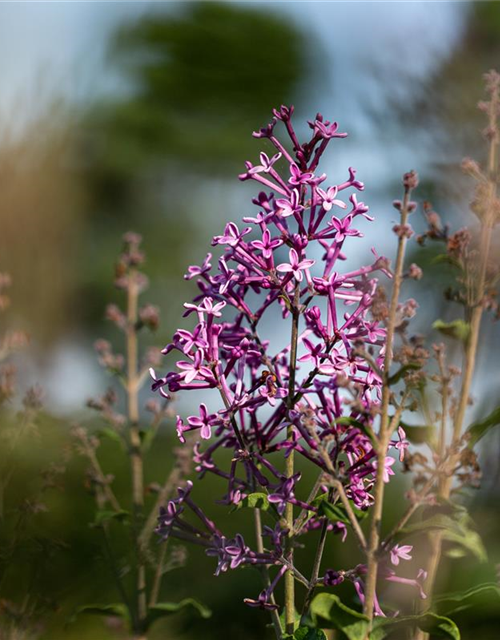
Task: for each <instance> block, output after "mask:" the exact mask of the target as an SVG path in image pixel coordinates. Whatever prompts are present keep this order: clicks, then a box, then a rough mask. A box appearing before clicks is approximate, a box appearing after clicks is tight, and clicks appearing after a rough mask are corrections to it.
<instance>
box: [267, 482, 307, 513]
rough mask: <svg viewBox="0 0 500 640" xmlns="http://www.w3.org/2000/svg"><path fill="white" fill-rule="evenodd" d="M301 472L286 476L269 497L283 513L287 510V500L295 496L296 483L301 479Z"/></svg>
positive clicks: (279, 511)
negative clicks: (289, 476)
mask: <svg viewBox="0 0 500 640" xmlns="http://www.w3.org/2000/svg"><path fill="white" fill-rule="evenodd" d="M300 476H301V474H300V473H296V474H294V475H293V476H292V477H291V478H285V479H284V480H283V481H282V482H281V483H280V484H279V485H278V487H277V488H276V490H275V492H274V493H270V494H269V495H268V496H267V499H268V500H269V502H271V503H272V504H276V505H277V507H276V509H277V510H278V513H279V514H280V515H282V514H283V513H284V511H285V507H286V504H287V502H290V500H293V499H294V498H295V493H294V487H295V483H296V482H297V481H298V480H300Z"/></svg>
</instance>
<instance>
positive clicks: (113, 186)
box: [0, 1, 500, 640]
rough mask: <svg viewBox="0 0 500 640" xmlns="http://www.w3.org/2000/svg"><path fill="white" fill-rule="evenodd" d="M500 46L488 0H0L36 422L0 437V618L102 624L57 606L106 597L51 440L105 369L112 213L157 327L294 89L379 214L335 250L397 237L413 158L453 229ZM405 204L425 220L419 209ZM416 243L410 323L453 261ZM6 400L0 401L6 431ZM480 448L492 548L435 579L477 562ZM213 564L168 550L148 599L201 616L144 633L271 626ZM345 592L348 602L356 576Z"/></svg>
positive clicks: (486, 623) (87, 507) (395, 507)
mask: <svg viewBox="0 0 500 640" xmlns="http://www.w3.org/2000/svg"><path fill="white" fill-rule="evenodd" d="M499 64H500V4H499V3H498V2H477V3H469V2H403V1H402V2H351V3H349V2H262V3H260V2H245V3H240V2H224V3H215V2H203V3H196V2H163V3H149V2H127V3H125V2H123V3H121V2H108V3H100V2H62V3H45V2H37V3H19V4H15V3H1V4H0V78H1V82H0V271H2V272H8V273H10V274H11V277H12V280H13V286H12V290H11V293H10V295H11V298H12V305H11V307H10V308H9V310H8V312H6V313H5V314H3V316H2V323H3V325H4V328H16V329H19V330H23V331H26V332H28V333H29V335H30V345H29V347H28V349H25V350H24V351H23V352H22V353H20V354H19V356H18V357H17V358H16V364H17V366H18V370H19V373H20V386H21V389H25V388H27V387H28V386H30V385H33V384H35V383H40V384H41V385H42V386H43V388H44V390H45V399H44V406H45V411H44V414H43V417H42V420H41V424H40V426H39V429H38V434H37V435H36V436H35V435H30V436H29V437H28V438H25V439H24V440H22V441H21V442H20V443H18V446H16V448H15V450H14V451H10V449H8V448H6V447H4V449H3V453H2V452H0V456H2V457H3V461H2V465H3V467H4V468H5V467H6V465H10V466H12V465H13V466H14V467H15V473H14V475H13V478H12V482H11V484H10V487H9V493H8V496H4V502H5V508H4V509H3V515H2V522H1V526H2V532H1V533H0V540H1V541H2V548H3V550H4V551H2V553H1V554H0V569H1V571H0V599H2V602H3V605H2V606H0V617H1V616H2V615H5V610H6V607H7V604H6V602H9V603H10V602H14V603H22V602H23V601H24V599H25V598H26V597H27V595H28V594H30V597H33V594H38V595H41V599H39V600H40V602H39V607H38V608H37V609H36V612H35V613H34V617H35V618H36V621H37V624H36V625H35V630H34V634H33V635H32V636H30V637H33V638H35V637H36V638H43V639H45V640H60V639H62V638H65V639H66V638H67V639H68V640H76V639H82V640H85V639H95V640H108V638H114V637H117V636H116V630H115V629H113V628H111V627H110V625H109V624H106V623H105V622H103V621H102V619H99V618H92V617H85V616H81V617H79V618H77V619H76V620H75V621H74V622H72V623H71V624H68V620H69V619H70V618H71V615H72V612H73V611H74V609H75V607H76V606H79V605H82V604H85V603H87V602H89V601H91V602H95V601H101V602H106V601H109V602H114V601H116V599H117V598H116V594H115V593H114V583H113V578H112V576H111V575H110V573H109V571H108V569H107V567H106V565H105V563H104V560H103V557H102V555H101V553H102V552H101V550H100V544H99V542H100V541H99V539H98V537H97V534H96V532H95V530H93V529H92V528H90V527H89V526H88V522H89V521H90V520H91V519H92V512H93V502H92V498H91V497H90V496H89V495H88V494H87V493H86V491H85V487H84V475H85V463H84V462H83V461H81V460H80V459H78V458H76V457H74V456H73V457H71V456H70V455H69V448H70V447H69V442H70V435H69V433H70V427H71V425H72V424H74V423H75V422H76V421H79V422H82V423H85V424H91V420H92V419H93V416H92V415H91V414H90V412H89V410H88V409H86V408H85V403H86V400H87V399H88V398H89V397H91V396H95V395H98V394H100V393H102V392H103V391H104V390H105V388H106V386H107V385H108V384H109V383H110V381H109V380H108V379H106V377H105V376H104V374H103V373H102V372H101V370H100V368H99V366H98V364H97V362H96V359H95V355H94V350H93V343H94V341H95V340H96V339H97V338H98V337H101V336H103V337H105V338H108V339H113V336H114V333H113V330H112V327H110V326H108V324H106V323H105V321H104V309H105V306H106V304H107V303H108V302H110V301H111V302H119V301H120V294H119V292H116V291H115V290H114V288H113V284H112V281H113V263H114V260H115V256H116V255H117V253H118V252H119V250H120V247H121V236H122V235H123V234H124V233H125V232H126V231H128V230H130V229H131V230H134V231H136V232H138V233H140V234H141V235H142V236H143V238H144V249H145V251H146V252H147V257H148V259H147V262H146V271H147V273H148V275H149V278H150V283H151V286H150V289H149V292H148V294H147V298H148V300H149V301H150V302H152V303H154V304H156V305H158V306H159V307H160V309H161V312H162V321H161V326H160V330H159V331H158V332H157V335H156V336H154V340H152V342H151V344H155V345H158V346H160V347H162V346H163V345H164V344H165V343H166V342H167V341H168V338H169V336H170V335H171V333H172V331H173V330H175V328H176V326H177V322H178V319H179V317H180V315H181V312H182V303H183V301H185V300H187V299H189V298H190V297H191V295H192V293H193V284H192V283H189V282H186V281H184V280H183V277H182V276H183V274H184V273H185V271H186V268H187V266H188V265H189V264H191V263H196V264H199V263H200V261H201V260H202V259H203V258H204V256H205V253H206V251H207V250H208V245H209V243H210V239H211V237H212V236H213V235H214V234H216V233H219V232H220V230H221V228H222V227H223V225H224V224H225V222H226V221H228V220H231V219H233V218H235V219H239V218H241V216H243V215H248V214H249V212H250V211H251V210H252V205H251V204H250V198H251V194H252V192H253V189H252V187H251V186H249V185H248V184H246V183H245V184H242V183H239V182H238V180H237V174H238V173H239V172H240V171H241V168H242V167H243V162H244V160H245V159H247V158H250V159H255V158H256V157H257V154H258V151H259V142H258V141H255V140H253V139H252V137H251V132H252V131H253V130H255V129H257V128H259V127H260V126H262V125H263V124H265V123H266V122H268V121H269V119H270V112H271V109H272V108H273V107H275V106H278V105H280V104H283V103H284V104H289V103H293V104H295V106H296V111H297V118H296V119H297V120H303V121H304V122H305V120H306V119H307V118H311V117H314V115H315V114H316V112H317V111H321V112H322V113H323V114H324V115H325V116H326V117H327V118H329V119H335V120H338V121H339V123H340V127H341V129H342V130H347V131H349V133H350V136H349V138H348V139H347V140H346V141H338V142H337V143H336V144H335V145H333V151H330V153H329V155H328V157H327V160H326V164H325V166H324V167H323V170H324V171H326V172H327V173H328V174H329V175H330V177H331V178H332V180H333V181H336V180H340V179H341V178H342V177H343V176H344V175H345V173H346V169H347V167H348V166H351V165H352V166H354V167H356V168H357V169H358V176H359V177H360V179H362V180H363V181H364V182H365V184H366V189H365V192H364V194H363V200H364V201H365V202H366V203H367V204H369V205H370V207H371V210H372V213H373V214H374V215H375V216H376V218H377V220H376V222H374V223H373V224H371V225H367V226H366V229H364V231H365V237H364V239H363V240H362V241H358V242H357V243H353V248H352V250H353V253H352V254H351V256H352V257H351V259H352V260H353V261H354V262H356V261H361V260H363V259H364V258H366V256H367V255H368V253H369V249H370V247H372V246H376V247H377V250H378V251H379V253H385V254H387V255H392V250H393V242H392V238H391V234H389V233H387V230H388V229H389V228H390V227H391V226H392V224H393V221H394V219H395V218H394V210H393V209H392V207H391V202H392V200H393V199H394V198H397V197H399V196H400V176H401V175H402V173H403V172H405V171H408V170H409V169H412V168H414V169H416V170H417V171H418V172H419V174H420V176H421V187H420V188H419V193H418V196H419V199H420V201H422V200H424V199H427V200H431V201H432V203H433V206H434V208H435V209H436V210H438V211H439V212H440V214H441V216H442V218H443V219H444V220H445V221H446V222H448V223H449V224H450V225H451V226H452V227H453V228H458V227H460V226H462V225H464V224H469V223H470V222H471V220H470V218H469V214H468V211H467V203H468V199H469V196H470V193H469V189H470V185H469V184H468V183H467V180H466V179H464V178H463V177H462V176H461V175H460V172H459V169H458V166H459V163H460V160H461V158H462V157H463V156H464V155H473V156H476V157H480V158H481V157H482V154H483V151H482V146H481V139H480V135H479V131H480V129H481V127H482V122H481V120H480V118H481V116H480V114H479V113H478V112H477V110H476V103H477V101H478V100H479V99H480V98H481V97H482V79H481V78H482V74H483V72H485V71H487V70H488V69H490V68H491V67H494V66H495V65H496V66H498V65H499ZM304 130H305V129H304ZM419 216H420V217H419ZM414 227H415V228H416V229H417V231H418V230H419V227H420V228H421V229H423V228H424V218H423V216H422V215H421V213H420V214H416V217H415V221H414ZM414 251H415V256H413V258H414V259H415V260H416V261H417V262H419V263H420V264H421V266H423V267H424V270H425V269H426V267H427V270H426V275H425V277H424V279H423V280H422V281H421V282H420V283H419V286H418V287H417V288H416V289H415V290H412V291H411V294H412V295H414V296H415V297H416V298H417V300H418V302H419V304H420V305H421V309H420V319H419V320H418V323H419V324H418V325H417V326H418V327H419V328H421V330H422V331H425V332H428V331H429V330H428V327H429V320H430V319H435V318H436V317H441V316H442V315H443V314H444V313H445V312H444V311H441V308H442V307H443V298H442V290H443V289H444V287H445V286H446V283H447V281H448V279H449V274H447V273H446V272H445V271H443V269H442V268H440V270H438V271H437V270H436V268H433V267H432V266H431V265H430V264H429V257H428V256H424V255H419V252H418V251H417V250H416V249H415V250H414ZM443 308H444V307H443ZM455 313H456V311H455ZM270 330H271V328H270ZM430 337H431V339H433V336H432V335H431V336H430ZM498 337H499V334H498V329H497V328H496V327H495V325H493V324H492V323H491V322H490V321H489V320H486V322H485V328H484V336H483V341H482V342H483V348H482V351H481V354H480V366H481V372H482V373H481V374H480V375H479V376H478V377H477V378H476V383H475V386H474V394H475V396H476V398H477V399H478V400H479V402H478V403H476V405H475V408H473V409H471V417H473V416H474V411H478V412H480V413H481V414H483V415H484V414H485V413H486V412H487V411H488V410H490V409H491V408H493V407H494V406H495V401H496V403H498V395H499V389H500V384H499V383H500V375H499V373H498V367H497V364H496V363H497V361H498ZM434 339H435V337H434ZM117 347H120V343H119V336H118V343H117ZM146 399H147V393H146V394H145V397H144V400H146ZM15 410H16V406H15V405H14V406H12V407H11V408H10V412H6V413H5V412H4V413H3V414H2V425H1V429H2V430H3V431H5V430H7V429H8V428H11V427H12V420H13V417H12V414H13V413H14V412H15ZM172 432H173V429H172V424H170V425H167V426H166V427H165V428H164V430H163V432H162V435H161V445H160V446H158V447H155V450H154V454H153V455H151V457H150V459H149V460H148V466H147V475H148V480H149V481H153V480H157V479H161V478H162V477H163V476H164V475H165V473H166V472H167V471H168V469H169V466H170V465H171V454H170V451H171V449H172V447H173V446H174V444H175V437H173V434H172ZM499 452H500V442H499V440H498V436H497V435H496V434H491V435H490V436H488V439H487V440H485V444H484V447H483V451H482V453H481V462H482V465H483V469H484V481H483V486H482V488H481V489H480V490H479V491H476V492H474V493H473V494H472V493H471V494H470V495H468V496H466V500H468V501H469V503H470V505H471V509H472V513H473V516H474V519H475V521H476V523H477V525H478V528H479V530H480V532H481V534H482V535H483V538H484V541H485V544H486V547H487V548H488V554H489V557H488V561H487V562H485V563H480V562H479V561H478V559H477V558H474V557H464V558H461V559H459V560H457V561H456V562H455V564H454V565H453V566H451V565H450V567H447V568H445V570H443V572H442V575H441V576H440V578H439V580H440V587H441V588H443V589H448V590H450V589H451V590H455V589H458V588H460V587H462V586H463V587H467V586H472V585H473V584H475V583H477V582H480V581H486V580H495V579H496V564H497V563H498V562H500V545H499V544H498V537H499V535H500V522H499V518H498V500H499V489H500V483H499V473H498V470H499V469H500V465H499V464H498V456H499ZM101 455H102V459H103V464H104V466H105V467H106V468H107V469H109V470H110V471H111V472H112V473H114V474H115V476H116V478H117V480H116V482H117V483H118V491H119V492H120V491H121V492H123V494H124V495H125V494H126V492H127V490H128V485H127V482H128V481H127V476H126V467H127V463H126V461H124V460H123V457H122V456H121V454H120V452H119V451H118V450H117V449H116V448H115V446H114V445H113V443H110V444H109V445H106V446H105V447H103V448H102V450H101ZM52 464H64V466H65V468H66V470H65V472H64V473H63V474H62V475H61V478H60V484H61V486H60V487H57V488H55V489H54V490H51V491H50V492H47V495H44V498H43V503H44V505H45V507H46V508H47V510H46V511H45V510H44V511H42V512H41V513H39V514H37V517H36V519H35V520H33V521H31V520H30V522H32V524H29V525H28V526H27V527H26V530H24V532H23V535H22V536H20V541H21V542H20V544H17V546H15V548H14V547H12V549H11V546H12V545H11V543H12V539H13V538H12V536H13V531H17V529H16V527H17V526H18V523H17V520H16V522H15V523H14V525H13V527H14V528H12V526H11V523H10V522H9V517H11V516H9V514H14V513H18V510H17V507H16V505H20V504H24V503H25V501H26V500H28V499H29V496H30V495H32V493H33V492H36V491H37V490H38V489H37V487H38V484H39V482H40V473H41V472H42V471H43V470H44V469H46V468H47V467H48V466H50V465H52ZM398 482H399V484H398ZM398 482H395V483H393V485H392V486H391V489H390V492H391V495H392V496H394V499H392V498H390V499H389V500H388V503H389V505H390V508H389V510H390V513H389V522H390V521H391V519H394V518H395V517H396V516H397V514H398V512H400V511H402V509H403V508H404V504H403V503H402V500H401V498H400V496H401V495H402V485H403V484H404V482H405V479H404V478H403V479H401V480H399V481H398ZM58 484H59V482H58ZM209 493H210V491H207V495H206V501H207V504H208V503H209V501H210V495H209ZM214 493H217V491H216V490H215V488H214ZM396 498H397V499H396ZM221 516H223V511H222V509H221V514H220V515H219V516H218V517H219V518H220V517H221ZM12 517H13V516H12ZM234 521H235V518H234V517H233V516H232V520H231V521H230V522H228V523H227V526H228V527H229V528H234V527H237V526H238V523H235V522H234ZM242 526H243V525H242ZM117 544H118V545H119V544H120V541H119V538H117ZM328 554H329V555H328V561H327V562H328V563H329V564H331V566H337V565H336V564H335V563H337V564H338V563H339V562H341V560H340V558H345V557H350V558H355V557H356V551H355V548H354V547H353V546H350V543H349V542H347V543H346V545H345V546H344V547H340V546H339V547H338V548H332V549H330V550H329V552H328ZM355 561H356V560H354V562H355ZM212 574H213V562H212V561H211V560H210V559H207V558H205V557H204V556H203V554H200V553H198V552H197V550H190V555H189V558H188V561H187V564H186V566H185V568H183V569H179V570H175V571H173V572H171V573H170V574H169V576H168V577H167V580H166V583H165V587H164V594H163V595H164V599H169V600H178V599H180V598H181V597H184V596H187V595H195V596H196V597H198V598H199V599H200V600H201V601H203V602H204V603H206V604H207V605H209V606H210V607H211V608H212V609H213V611H214V615H213V617H212V618H211V619H210V620H208V621H205V620H201V619H196V618H193V617H192V616H188V615H186V614H183V613H181V614H179V615H178V616H177V617H175V618H174V617H172V618H169V619H168V622H166V623H158V625H157V627H156V628H155V629H154V632H153V636H152V638H165V639H169V638H179V639H184V640H191V639H194V638H199V637H203V638H205V639H206V640H211V639H214V640H215V639H216V638H217V639H219V638H236V637H237V638H240V639H242V640H245V639H246V638H248V639H250V638H265V637H267V636H266V633H268V631H266V628H265V625H266V623H267V619H266V616H265V614H261V613H259V612H256V611H255V610H252V609H249V608H247V607H246V606H245V605H244V604H243V602H242V600H243V598H244V597H246V596H248V595H250V596H252V595H255V594H256V593H258V590H259V588H260V587H259V576H258V575H257V574H255V575H254V574H253V573H252V572H251V571H250V570H245V571H235V572H229V573H228V574H224V575H222V576H220V577H218V578H215V577H214V576H213V575H212ZM346 598H347V599H349V598H350V599H351V600H352V601H353V602H354V600H353V594H352V593H351V592H347V591H346ZM9 606H10V605H9ZM37 606H38V605H37ZM483 609H484V610H482V611H480V612H479V613H477V612H476V613H471V612H469V613H467V614H463V615H462V619H461V620H459V622H460V623H461V625H462V629H463V635H464V638H472V637H474V638H476V639H479V638H481V640H488V639H490V638H491V639H493V638H497V637H498V628H500V626H499V625H500V614H499V613H498V610H497V609H498V607H497V608H496V609H495V608H490V607H489V606H485V607H484V608H483ZM2 611H3V613H2ZM0 633H1V632H0ZM155 634H156V635H155ZM0 637H2V636H1V635H0ZM6 637H7V636H6ZM9 637H10V636H9ZM22 637H24V636H22V635H21V636H19V638H22Z"/></svg>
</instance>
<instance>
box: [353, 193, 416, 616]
mask: <svg viewBox="0 0 500 640" xmlns="http://www.w3.org/2000/svg"><path fill="white" fill-rule="evenodd" d="M410 193H411V190H410V189H409V188H408V187H405V193H404V199H403V203H402V206H401V225H402V226H404V225H406V224H407V221H408V205H409V202H410ZM406 241H407V238H406V235H405V234H402V235H401V236H400V237H399V240H398V250H397V255H396V266H395V270H394V282H393V288H392V296H391V302H390V307H389V315H388V320H387V335H386V341H385V344H386V350H385V356H384V368H383V373H384V376H383V378H384V384H383V388H382V403H381V412H380V414H381V415H380V431H379V439H378V447H377V474H376V479H375V488H374V504H373V508H372V514H371V521H370V531H369V539H368V548H367V554H366V555H367V574H366V583H365V589H366V591H365V605H364V613H365V615H367V616H368V618H369V620H370V622H371V621H372V620H373V605H374V601H375V589H376V585H377V574H378V549H379V545H380V523H381V520H382V511H383V505H384V488H385V483H384V468H385V458H386V455H387V448H388V445H389V440H390V437H391V432H390V428H389V427H390V416H389V408H390V400H391V388H390V385H389V382H388V380H389V370H390V368H391V364H392V359H393V349H394V344H393V343H394V335H395V331H396V315H397V309H398V302H399V293H400V290H401V284H402V282H403V267H404V258H405V249H406Z"/></svg>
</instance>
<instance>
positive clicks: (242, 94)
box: [90, 2, 305, 211]
mask: <svg viewBox="0 0 500 640" xmlns="http://www.w3.org/2000/svg"><path fill="white" fill-rule="evenodd" d="M110 54H111V60H112V61H113V62H114V63H115V64H116V65H117V68H118V69H119V70H120V71H121V72H122V75H123V79H124V82H125V85H126V88H127V91H126V92H125V93H126V95H125V96H123V95H122V96H119V97H117V98H115V99H113V100H111V101H109V102H108V103H107V104H106V105H101V106H100V107H99V108H98V109H96V110H94V111H93V112H92V114H91V117H90V131H91V132H92V133H94V136H95V139H97V141H98V144H97V145H96V146H95V148H94V151H95V154H94V155H93V158H92V164H91V175H92V176H93V178H94V184H95V185H96V186H97V187H99V186H100V187H101V189H99V190H98V194H99V195H100V196H101V197H103V196H105V197H106V199H107V201H108V202H107V204H108V205H109V207H110V208H111V209H112V208H115V206H116V205H117V204H119V205H120V209H121V210H122V211H123V205H124V204H126V203H128V204H127V206H128V207H130V208H135V207H136V206H137V204H142V205H143V204H144V199H143V194H142V193H141V202H140V203H138V202H137V200H136V198H133V197H132V199H131V194H132V193H133V185H134V183H135V184H136V183H137V178H138V177H139V176H144V174H145V173H149V174H150V175H158V172H160V173H161V172H162V171H163V170H165V165H166V164H167V163H168V164H175V165H180V166H182V167H183V168H184V169H188V170H189V171H190V172H193V173H195V172H202V173H205V174H206V173H208V174H209V175H211V176H214V175H227V174H228V173H231V172H234V171H237V170H238V169H239V168H240V167H241V166H242V164H243V160H244V159H245V158H246V156H247V154H248V153H249V152H250V153H251V151H252V150H253V149H254V147H252V146H251V139H250V138H249V135H248V132H249V131H251V130H252V129H255V128H256V124H260V123H262V124H264V123H265V122H267V121H268V120H269V114H270V112H271V109H272V107H275V106H277V105H279V104H282V103H283V102H285V103H286V102H289V101H290V100H292V99H297V98H298V97H299V94H298V92H297V89H298V88H299V86H300V81H301V80H302V77H303V72H304V70H305V66H304V65H305V62H304V59H305V58H304V42H303V37H302V34H301V33H299V32H298V31H297V29H296V28H295V26H294V25H292V24H291V23H290V22H288V21H287V20H284V19H283V16H282V15H277V14H276V15H273V13H272V12H270V11H269V10H267V9H266V11H265V12H263V11H262V10H260V9H259V8H254V7H252V8H248V7H242V6H235V5H230V4H228V3H224V4H222V3H215V2H206V3H205V2H204V3H190V4H189V5H188V6H183V7H182V9H181V10H180V11H178V12H174V13H172V12H170V13H165V14H164V15H161V16H158V15H151V16H148V17H146V18H144V19H143V20H142V21H140V22H137V23H133V24H131V25H130V24H129V25H125V26H122V27H121V28H120V29H119V30H118V31H117V33H116V34H115V37H114V38H113V41H112V43H111V49H110ZM154 188H155V189H156V188H157V185H155V186H154ZM120 195H121V196H123V197H120Z"/></svg>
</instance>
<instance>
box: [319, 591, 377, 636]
mask: <svg viewBox="0 0 500 640" xmlns="http://www.w3.org/2000/svg"><path fill="white" fill-rule="evenodd" d="M311 620H312V622H313V625H314V627H317V628H325V629H336V630H337V631H339V633H340V638H342V640H345V639H347V640H365V639H366V634H367V633H368V628H369V621H368V618H367V617H366V616H365V615H363V614H362V613H359V612H358V611H355V610H354V609H350V608H349V607H347V606H346V605H345V604H343V602H341V600H340V598H339V597H338V596H336V595H334V594H332V593H319V594H318V595H317V596H316V597H315V598H314V599H313V601H312V603H311Z"/></svg>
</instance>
